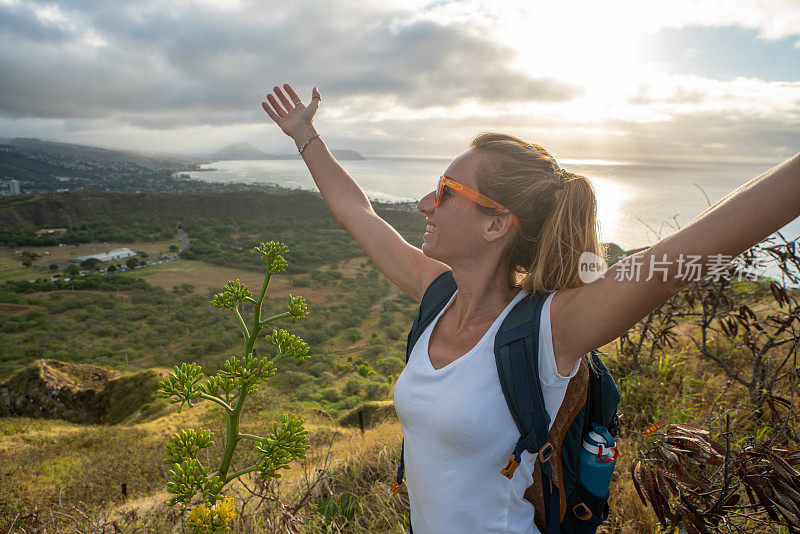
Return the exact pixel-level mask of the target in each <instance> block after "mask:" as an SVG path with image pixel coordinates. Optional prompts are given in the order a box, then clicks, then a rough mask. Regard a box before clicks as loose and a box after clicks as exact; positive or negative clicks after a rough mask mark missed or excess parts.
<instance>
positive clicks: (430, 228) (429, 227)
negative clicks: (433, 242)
mask: <svg viewBox="0 0 800 534" xmlns="http://www.w3.org/2000/svg"><path fill="white" fill-rule="evenodd" d="M435 231H436V227H435V226H432V225H430V224H428V225H426V226H425V232H426V233H429V234H432V233H434V232H435Z"/></svg>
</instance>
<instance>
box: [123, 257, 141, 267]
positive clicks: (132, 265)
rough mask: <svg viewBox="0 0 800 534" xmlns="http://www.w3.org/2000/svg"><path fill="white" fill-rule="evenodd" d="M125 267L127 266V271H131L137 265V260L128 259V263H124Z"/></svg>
mask: <svg viewBox="0 0 800 534" xmlns="http://www.w3.org/2000/svg"><path fill="white" fill-rule="evenodd" d="M125 265H127V266H128V269H133V268H134V267H136V266H137V265H139V260H137V259H136V258H128V261H126V262H125Z"/></svg>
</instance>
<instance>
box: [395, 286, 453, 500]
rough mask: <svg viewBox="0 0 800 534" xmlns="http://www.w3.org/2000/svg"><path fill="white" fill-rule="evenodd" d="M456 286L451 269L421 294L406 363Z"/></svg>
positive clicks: (399, 481)
mask: <svg viewBox="0 0 800 534" xmlns="http://www.w3.org/2000/svg"><path fill="white" fill-rule="evenodd" d="M456 289H458V286H457V285H456V279H455V278H454V277H453V271H445V272H443V273H442V274H440V275H439V276H437V277H436V278H434V279H433V282H431V283H430V284H429V285H428V288H427V289H426V290H425V294H424V295H423V296H422V301H421V302H420V304H419V311H418V312H417V317H416V318H415V319H414V324H413V325H412V326H411V331H410V332H409V333H408V341H407V343H406V363H408V359H409V357H410V356H411V349H413V348H414V345H415V344H416V343H417V340H418V339H419V337H420V336H421V335H422V333H423V332H424V331H425V329H426V328H427V327H428V325H430V324H431V321H433V319H434V318H435V317H436V316H437V315H439V312H440V311H442V308H444V307H445V305H447V302H448V301H449V300H450V297H452V296H453V293H455V292H456ZM405 448H406V444H405V440H403V444H402V445H401V448H400V465H398V466H397V478H396V479H395V483H394V485H392V489H391V492H392V494H394V495H396V494H397V492H398V491H400V488H401V487H402V486H403V474H404V473H405V469H406V466H405Z"/></svg>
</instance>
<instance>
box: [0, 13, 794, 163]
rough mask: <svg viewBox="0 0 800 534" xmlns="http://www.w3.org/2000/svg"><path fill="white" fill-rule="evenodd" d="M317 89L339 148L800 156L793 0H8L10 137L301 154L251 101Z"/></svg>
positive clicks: (1, 72)
mask: <svg viewBox="0 0 800 534" xmlns="http://www.w3.org/2000/svg"><path fill="white" fill-rule="evenodd" d="M285 82H288V83H291V84H292V85H293V86H294V87H295V89H296V90H297V92H298V93H299V94H300V95H301V97H302V98H303V99H304V100H306V101H307V100H308V99H309V98H310V94H311V89H312V87H313V86H317V87H318V88H319V90H320V92H321V94H322V99H323V100H322V103H321V106H320V110H319V112H318V114H317V118H316V125H317V129H318V131H319V132H320V133H321V134H322V136H323V138H324V139H325V140H326V142H327V144H328V146H330V147H332V148H340V149H352V150H358V151H359V152H362V153H365V154H425V155H444V156H454V155H457V154H458V153H460V152H462V151H463V150H464V149H465V148H466V147H467V145H468V144H469V141H470V140H471V139H472V138H473V137H474V136H475V135H477V134H478V133H481V132H485V131H502V132H508V133H512V134H514V135H518V136H521V137H523V138H525V139H527V140H529V141H531V142H534V143H537V144H540V145H542V146H544V147H545V148H547V149H548V150H549V151H550V152H551V153H553V154H554V155H555V156H556V157H557V158H566V159H579V160H589V159H593V160H606V161H642V160H653V161H674V160H704V161H723V160H724V161H731V162H737V161H748V162H750V161H752V162H775V163H777V162H779V161H781V160H782V159H785V158H787V157H789V156H791V155H793V154H795V153H796V152H797V151H798V150H800V0H771V1H770V2H763V1H752V2H737V1H736V0H721V1H717V0H713V1H712V0H708V1H706V0H699V1H698V0H692V1H689V0H672V1H670V2H662V1H650V0H632V1H614V0H610V1H606V2H597V1H596V0H592V1H585V2H583V1H581V2H574V1H569V0H566V1H559V2H554V1H551V2H540V1H531V0H520V1H517V0H463V1H447V0H443V1H433V2H430V1H422V0H379V1H375V0H357V1H350V0H335V1H330V0H329V1H322V0H292V1H287V2H275V1H272V0H268V1H261V2H250V1H235V0H218V1H204V0H169V1H162V0H137V1H135V2H133V1H130V2H121V1H115V0H86V1H80V0H73V1H68V2H66V1H65V2H44V1H30V0H28V1H25V0H0V137H38V138H43V139H55V140H61V141H65V142H73V143H81V144H91V145H96V146H105V147H111V148H124V149H132V150H141V151H157V152H172V153H183V154H208V153H210V152H213V151H215V150H218V149H219V148H221V147H223V146H226V145H230V144H233V143H239V142H249V143H251V144H253V145H255V146H256V147H258V148H260V149H262V150H265V151H268V152H273V153H290V152H292V151H293V150H294V148H295V147H294V144H293V142H292V141H291V140H290V139H288V138H287V137H285V136H284V135H283V134H282V133H281V131H280V130H279V129H278V128H277V127H276V126H275V125H274V124H273V123H272V122H271V121H270V119H269V118H268V117H267V116H266V114H265V113H264V112H263V110H262V109H261V106H260V102H261V101H262V100H264V99H265V96H266V94H267V92H268V91H269V90H271V88H272V87H273V86H275V85H278V84H283V83H285Z"/></svg>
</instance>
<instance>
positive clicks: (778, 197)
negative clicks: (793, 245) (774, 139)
mask: <svg viewBox="0 0 800 534" xmlns="http://www.w3.org/2000/svg"><path fill="white" fill-rule="evenodd" d="M798 216H800V154H797V155H795V156H794V157H792V158H790V159H788V160H786V161H785V162H783V163H781V164H780V165H778V166H777V167H774V168H772V169H770V170H769V171H767V172H765V173H764V174H762V175H760V176H758V177H757V178H754V179H753V180H750V181H749V182H747V183H746V184H744V185H742V186H741V187H739V188H738V189H736V190H735V191H733V192H731V193H730V194H728V195H727V196H725V198H723V199H722V200H720V201H719V202H717V203H716V204H714V205H713V206H711V207H709V208H708V209H707V210H705V211H704V212H703V213H701V214H700V215H698V216H697V217H696V218H695V219H693V220H692V221H691V222H690V223H689V224H688V225H687V226H685V227H684V228H681V229H680V230H679V231H677V232H675V233H674V234H672V235H671V236H669V237H666V238H664V239H662V240H661V241H659V242H658V243H656V244H655V245H653V246H652V247H650V248H648V249H646V250H643V251H641V252H638V253H636V254H634V255H632V256H629V257H627V258H625V259H624V260H622V261H620V262H618V263H616V264H615V265H613V266H612V267H611V268H610V269H609V270H608V271H606V273H605V275H604V276H603V277H602V278H599V279H598V280H595V281H594V282H592V283H590V284H587V285H585V286H582V287H579V288H574V289H567V290H563V291H559V292H558V293H557V294H556V295H555V296H554V297H553V300H552V303H551V312H550V313H551V317H552V321H551V322H552V329H553V345H554V350H555V353H556V362H557V364H558V370H559V372H560V373H562V374H567V373H568V372H569V370H570V369H571V368H572V367H573V365H574V363H575V362H576V361H577V360H578V359H579V358H580V357H581V356H582V355H584V354H586V353H588V352H590V351H591V350H593V349H595V348H597V347H601V346H603V345H605V344H606V343H609V342H611V341H613V340H614V339H616V338H617V337H619V336H621V335H622V334H624V333H625V332H626V331H628V329H630V328H631V327H632V326H633V325H635V324H636V323H637V322H638V321H640V320H641V319H642V318H644V317H645V316H646V315H647V314H648V313H650V312H651V311H652V310H654V309H655V308H656V307H658V306H659V305H660V304H661V303H663V302H664V301H666V300H667V299H668V298H670V297H671V296H673V295H674V294H676V293H677V292H679V291H680V290H681V289H682V288H683V287H685V286H686V285H688V284H689V283H690V282H691V281H692V280H697V279H699V278H700V277H702V276H705V275H706V274H707V272H708V269H709V267H713V266H714V265H719V264H720V259H721V258H725V259H726V260H727V261H724V262H723V263H727V262H729V261H730V260H731V259H733V258H734V257H736V256H738V255H739V254H741V253H742V252H744V251H745V250H747V249H748V248H750V247H752V246H753V245H755V244H756V243H759V242H761V241H762V240H764V239H765V238H767V237H768V236H770V235H771V234H773V233H774V232H776V231H777V230H780V229H781V228H783V227H784V226H786V225H787V224H788V223H790V222H791V221H793V220H794V219H795V218H797V217H798ZM687 261H691V262H692V263H693V264H694V265H699V266H700V267H701V268H702V274H700V275H699V276H697V272H696V271H695V272H694V273H692V276H691V278H689V279H686V276H685V274H686V273H687V272H688V271H687ZM648 278H649V280H648Z"/></svg>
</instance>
